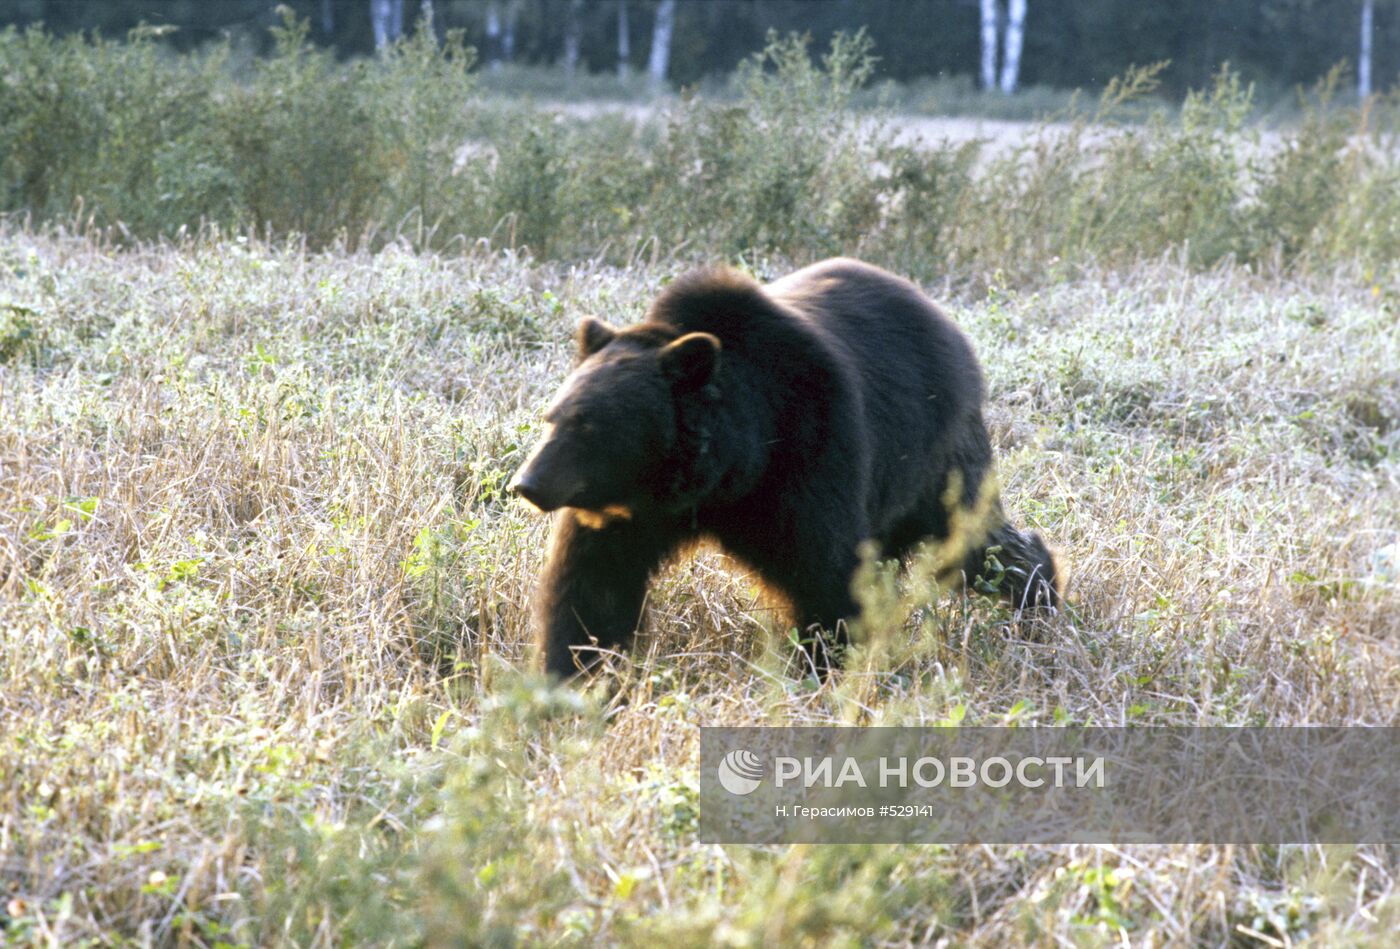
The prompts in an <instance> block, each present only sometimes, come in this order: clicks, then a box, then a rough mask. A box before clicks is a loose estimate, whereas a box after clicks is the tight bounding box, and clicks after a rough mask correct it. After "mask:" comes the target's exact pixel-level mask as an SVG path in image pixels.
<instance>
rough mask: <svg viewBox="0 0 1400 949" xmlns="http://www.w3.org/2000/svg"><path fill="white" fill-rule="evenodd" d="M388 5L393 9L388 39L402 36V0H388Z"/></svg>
mask: <svg viewBox="0 0 1400 949" xmlns="http://www.w3.org/2000/svg"><path fill="white" fill-rule="evenodd" d="M390 6H391V8H392V9H393V11H394V15H393V19H392V20H391V21H390V24H389V25H390V29H391V30H392V31H393V32H392V33H391V34H390V39H393V40H397V39H398V38H399V37H401V36H403V0H390Z"/></svg>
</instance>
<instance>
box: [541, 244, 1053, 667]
mask: <svg viewBox="0 0 1400 949" xmlns="http://www.w3.org/2000/svg"><path fill="white" fill-rule="evenodd" d="M579 344H580V361H579V365H578V366H577V368H576V369H575V371H574V373H573V374H572V375H571V376H570V378H569V380H568V381H567V382H566V384H565V387H564V389H563V390H562V391H561V393H560V395H559V397H558V398H557V399H556V400H555V403H554V404H553V405H552V406H551V408H550V410H549V412H548V413H547V415H546V418H547V419H548V420H549V421H550V422H551V424H553V425H554V428H553V430H552V431H551V433H550V435H549V436H548V437H547V438H546V439H545V440H544V441H543V442H542V443H541V444H540V446H539V447H537V448H536V450H535V453H534V454H533V455H532V456H531V458H530V460H529V461H528V462H527V463H526V464H525V465H524V466H523V467H522V470H521V472H520V473H519V474H518V475H517V478H516V481H515V487H516V489H517V490H518V491H519V492H520V493H521V494H522V495H524V496H525V497H527V498H528V499H530V500H531V501H534V502H535V503H536V504H537V505H538V506H540V507H541V508H543V509H545V510H555V509H559V513H558V514H557V515H556V517H555V528H554V534H553V539H552V541H551V549H550V554H549V563H548V566H547V567H546V569H545V573H544V576H543V577H542V578H541V581H540V591H539V596H538V600H537V607H536V626H537V635H538V641H539V649H540V654H541V656H542V660H543V664H544V667H545V668H546V669H547V670H548V671H550V672H552V673H555V674H559V675H568V674H570V673H572V672H573V671H574V670H575V668H576V657H575V655H574V653H573V650H574V648H575V647H579V646H586V645H589V644H590V643H591V642H596V644H597V645H598V646H599V647H602V648H614V647H623V646H625V645H627V644H628V643H629V641H630V639H631V637H632V634H633V632H634V631H635V630H636V628H637V626H638V625H639V623H640V621H641V609H642V603H643V600H644V598H645V595H646V589H647V583H648V581H649V579H650V577H651V576H652V574H653V573H654V572H655V571H656V570H657V568H658V567H660V566H661V565H662V564H663V563H664V562H665V561H666V560H667V559H668V558H670V557H671V556H673V555H674V554H675V553H676V552H677V551H678V550H680V549H682V548H686V547H688V546H689V545H691V544H692V543H693V542H694V541H696V540H698V539H702V538H711V539H714V540H715V541H717V542H718V543H719V544H720V546H721V547H722V548H723V549H725V550H726V551H728V552H729V553H731V554H733V555H735V556H737V557H738V558H739V559H740V560H742V561H744V562H745V563H747V564H749V565H750V566H752V567H753V568H754V569H755V570H756V571H757V572H758V573H759V574H760V575H761V576H762V577H763V578H764V580H765V581H766V582H767V583H768V584H769V585H770V586H772V587H774V588H776V589H777V590H778V591H781V593H782V594H784V595H785V597H786V598H787V599H788V600H789V601H790V602H791V604H792V606H793V610H794V613H795V619H796V621H797V623H798V624H799V625H800V626H801V627H802V628H804V629H813V630H816V629H821V630H825V631H826V633H827V637H826V639H825V640H823V639H822V638H820V637H818V638H817V639H815V640H814V643H813V645H812V646H811V648H810V650H809V652H810V655H811V658H812V661H813V662H814V663H816V664H817V666H818V667H819V668H823V669H824V668H826V667H827V665H828V664H829V663H830V661H831V657H830V656H829V655H828V654H827V652H826V646H827V644H829V643H835V644H839V643H842V642H844V636H845V630H844V627H845V621H848V620H850V619H852V618H854V617H855V616H856V614H857V606H856V602H855V600H854V597H853V595H852V591H851V580H852V577H853V575H854V572H855V569H856V565H857V562H858V554H857V550H858V548H859V547H860V545H861V543H862V542H863V541H866V540H874V541H876V542H877V543H878V544H879V545H880V548H881V549H882V550H883V552H884V553H885V554H886V555H887V556H896V557H897V556H901V555H904V554H906V553H908V552H909V551H910V550H912V549H913V548H914V547H915V546H916V545H917V544H918V543H919V542H921V541H923V540H925V539H933V540H940V541H942V540H946V539H947V538H948V537H949V536H950V534H956V533H961V538H962V539H963V540H964V541H966V545H967V546H966V549H967V553H966V556H965V558H964V559H963V561H962V564H961V566H962V570H963V572H964V573H965V574H966V575H967V576H969V577H981V578H982V580H983V585H984V586H985V585H986V584H987V583H990V582H995V583H997V584H998V587H999V589H1000V591H1001V592H1002V593H1003V594H1004V595H1005V596H1006V597H1008V598H1009V599H1010V600H1011V601H1012V602H1013V603H1014V604H1015V605H1016V606H1017V607H1036V606H1054V605H1057V604H1058V602H1059V592H1058V581H1059V578H1058V577H1057V575H1056V569H1055V564H1054V560H1053V558H1052V557H1051V555H1050V553H1049V551H1048V550H1047V549H1046V547H1045V544H1044V543H1043V542H1042V541H1041V539H1040V537H1039V536H1038V535H1036V534H1033V533H1023V532H1021V531H1018V530H1016V529H1015V528H1014V527H1012V526H1011V525H1009V524H1007V523H1006V521H1005V519H1004V517H1003V515H1002V512H1001V506H1000V503H999V501H998V499H997V497H996V493H995V491H996V489H995V479H994V475H993V471H992V455H991V446H990V443H989V441H988V438H987V431H986V427H985V425H984V424H983V420H982V399H983V383H982V374H981V370H980V368H979V367H978V364H977V360H976V357H975V356H974V355H973V352H972V349H971V347H970V345H969V344H968V341H967V339H966V337H965V336H964V335H963V334H962V332H961V331H960V330H959V329H958V328H957V327H956V326H955V325H954V324H953V323H952V321H950V320H949V319H948V318H947V317H946V316H944V315H943V314H942V312H941V311H939V310H938V308H937V307H935V306H934V305H933V304H932V303H931V302H930V301H929V300H928V299H927V298H926V297H925V296H924V295H923V294H922V293H921V292H919V290H918V289H917V288H916V287H915V286H914V285H913V284H910V283H908V282H906V281H904V280H902V279H900V278H898V277H895V276H893V275H891V274H888V273H886V272H884V271H882V270H879V269H878V268H875V267H871V266H869V265H867V264H862V263H859V262H857V261H853V260H845V259H837V260H831V261H827V262H825V263H821V264H817V265H815V266H812V267H808V268H806V269H805V270H801V271H798V272H797V273H795V274H792V275H790V276H788V277H786V278H784V279H782V280H779V281H777V282H775V283H772V284H769V285H767V286H760V285H759V284H757V283H755V282H754V281H752V280H750V279H749V278H747V277H745V276H743V275H741V274H738V273H736V272H734V271H728V270H708V271H700V272H697V273H693V274H690V275H688V276H686V277H682V278H680V279H678V280H676V281H675V282H673V283H672V284H671V285H670V286H668V287H667V288H666V290H665V291H664V292H663V293H662V294H661V295H660V297H659V298H658V299H657V300H656V302H655V303H654V304H653V305H652V307H651V309H650V311H649V312H648V314H647V318H646V321H645V322H643V323H641V324H640V325H638V326H634V327H631V328H629V329H625V330H614V329H612V328H610V327H607V326H604V325H603V324H601V323H598V322H597V321H596V320H585V321H583V323H581V324H580V330H579ZM950 504H951V508H950ZM622 511H625V512H626V516H625V517H624V516H621V515H620V514H619V513H618V512H622ZM580 512H582V513H580ZM608 512H612V513H608ZM968 522H972V528H971V530H962V531H961V532H959V530H957V528H959V527H964V528H965V527H966V526H967V523H968ZM989 548H1000V549H999V551H998V550H995V549H994V550H993V555H994V556H993V557H992V558H991V559H989V558H988V549H989ZM996 562H999V563H1000V564H1001V565H1002V567H1004V568H1005V569H1004V570H997V569H989V564H993V565H994V564H995V563H996Z"/></svg>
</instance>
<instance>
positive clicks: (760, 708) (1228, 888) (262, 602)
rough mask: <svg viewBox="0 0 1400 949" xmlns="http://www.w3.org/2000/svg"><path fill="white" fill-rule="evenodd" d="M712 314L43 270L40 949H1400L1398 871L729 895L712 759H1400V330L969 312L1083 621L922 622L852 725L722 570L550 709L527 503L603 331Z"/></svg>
mask: <svg viewBox="0 0 1400 949" xmlns="http://www.w3.org/2000/svg"><path fill="white" fill-rule="evenodd" d="M674 269H675V267H674V265H668V264H666V263H664V262H663V263H660V264H657V265H653V266H650V267H638V268H635V269H632V270H626V271H624V270H618V269H614V268H609V267H603V266H600V265H587V264H585V265H573V266H570V267H567V268H566V267H564V266H562V265H543V264H536V263H533V262H531V261H530V260H528V259H519V258H515V257H513V256H510V255H499V254H490V253H487V252H484V251H483V252H479V253H476V254H474V255H471V256H464V257H463V256H459V257H440V256H430V255H418V254H412V253H409V252H406V251H401V250H397V249H395V248H393V247H391V248H389V249H388V250H386V251H384V252H382V253H379V254H377V255H374V256H369V255H347V254H343V253H335V252H327V253H321V254H307V253H305V252H303V251H302V250H301V249H299V248H297V247H290V248H280V247H274V246H265V245H260V244H258V243H256V242H252V243H249V242H244V241H238V242H234V241H218V242H206V243H190V244H187V245H181V246H178V247H168V246H160V247H146V248H136V249H125V250H119V251H118V250H112V249H111V248H108V247H105V246H104V245H103V244H102V242H101V241H100V240H98V239H96V238H85V237H72V236H62V235H55V234H50V233H43V234H41V233H35V232H32V231H24V230H16V229H14V228H13V227H11V228H9V229H7V230H3V231H0V356H3V358H4V363H3V364H0V722H3V731H0V889H3V891H4V892H3V893H0V931H3V933H4V934H5V936H6V938H7V939H8V940H10V941H13V942H15V943H18V944H21V945H23V944H27V943H30V942H32V943H35V944H51V945H56V944H69V943H72V942H75V941H77V940H79V939H90V940H93V941H94V942H95V943H97V944H114V943H118V942H123V941H127V940H130V941H135V942H137V943H145V942H152V943H176V944H193V945H211V946H212V945H217V944H220V943H224V944H229V945H265V944H282V943H295V944H313V945H331V944H341V943H360V942H371V943H388V942H393V943H397V944H404V943H417V942H423V941H427V942H430V943H434V944H438V943H450V944H482V943H494V944H507V943H510V942H513V941H519V942H524V943H548V944H555V943H571V942H579V943H592V942H597V941H601V942H613V943H624V944H637V943H646V942H654V941H655V940H656V938H657V937H663V936H664V937H665V938H666V940H667V941H668V943H669V944H673V945H708V944H714V943H723V944H730V945H789V944H792V945H826V944H833V943H834V944H877V945H902V944H906V943H940V942H948V943H954V944H973V945H989V946H990V945H1018V944H1023V945H1030V944H1037V945H1039V944H1066V943H1070V944H1127V943H1132V944H1138V945H1194V944H1208V945H1255V944H1260V945H1287V944H1293V943H1298V942H1303V941H1307V940H1309V939H1311V940H1313V941H1314V942H1315V943H1316V944H1319V945H1339V944H1358V945H1365V944H1371V945H1382V944H1385V943H1387V942H1388V941H1389V940H1390V939H1391V938H1392V937H1393V933H1394V932H1395V930H1396V928H1397V925H1400V891H1397V881H1396V875H1397V859H1396V853H1395V851H1394V849H1393V848H1387V847H1365V848H1359V849H1352V848H1337V847H1293V848H1268V847H1232V846H1198V847H1180V846H1173V847H1165V846H1164V847H1148V846H1138V847H1091V846H1067V847H908V848H890V847H865V848H859V847H826V848H822V847H793V848H763V849H758V848H744V847H714V846H706V845H701V844H699V843H697V842H696V840H695V812H694V807H695V800H696V794H695V787H696V780H697V778H696V762H697V754H698V741H697V734H698V733H697V727H698V726H699V725H702V724H756V723H766V724H777V723H801V724H815V723H823V722H843V723H867V722H879V723H886V724H896V723H897V724H914V723H920V722H937V721H941V720H945V719H947V718H950V717H952V718H957V717H958V716H963V720H964V721H966V722H968V723H982V724H998V723H1004V722H1008V721H1017V722H1035V723H1042V724H1052V723H1065V722H1074V723H1084V724H1096V725H1122V724H1129V723H1134V724H1138V723H1144V724H1165V723H1173V724H1245V723H1251V724H1253V723H1269V724H1303V723H1333V724H1339V723H1371V724H1379V723H1384V724H1392V725H1393V724H1400V663H1397V649H1400V637H1398V636H1397V634H1398V633H1400V630H1398V629H1397V623H1396V620H1395V617H1396V615H1397V608H1400V593H1398V592H1397V588H1396V585H1395V583H1394V582H1393V581H1391V582H1388V583H1387V582H1384V581H1380V580H1377V579H1376V578H1375V577H1374V576H1373V573H1374V564H1373V561H1372V558H1373V555H1374V554H1375V553H1376V552H1377V551H1378V550H1380V549H1381V548H1383V547H1385V546H1386V545H1387V544H1391V543H1394V542H1395V541H1396V540H1397V531H1400V524H1398V523H1397V510H1400V505H1397V500H1400V492H1398V491H1397V474H1400V469H1398V468H1397V460H1398V459H1400V434H1397V432H1400V425H1397V423H1398V422H1400V376H1397V367H1400V334H1397V333H1396V331H1395V328H1396V319H1397V316H1396V314H1397V309H1400V285H1397V284H1394V283H1384V282H1376V280H1375V279H1374V278H1367V279H1363V274H1361V273H1360V272H1359V271H1356V272H1353V271H1350V270H1347V269H1341V270H1337V271H1334V272H1330V273H1324V274H1321V275H1317V276H1312V277H1309V278H1306V279H1293V278H1284V277H1274V276H1267V275H1266V276H1260V275H1257V274H1251V273H1249V272H1246V271H1243V270H1232V269H1220V270H1217V271H1214V272H1209V273H1196V272H1191V271H1189V270H1187V269H1185V268H1182V267H1179V266H1177V265H1176V264H1174V263H1173V262H1171V261H1162V262H1158V263H1148V264H1142V265H1139V266H1137V267H1135V268H1131V269H1128V270H1121V271H1115V272H1103V273H1095V272H1092V271H1091V272H1089V273H1088V274H1086V275H1085V276H1083V277H1081V278H1080V279H1078V280H1076V281H1075V282H1073V283H1068V284H1051V285H1046V286H1044V287H1043V288H1042V289H1041V290H1040V291H1039V292H1038V293H1036V294H1034V295H1030V294H1027V293H1018V292H1012V291H1008V290H1004V289H1000V288H998V287H996V285H995V281H992V283H993V289H992V291H991V292H990V293H988V294H986V295H979V296H977V297H975V298H974V297H964V298H960V299H955V300H954V301H953V309H954V312H955V313H956V316H957V317H958V319H959V321H960V322H961V324H962V325H963V326H964V327H965V328H966V329H967V330H968V331H969V333H970V334H971V335H972V336H973V337H974V339H975V342H976V344H977V347H978V350H979V352H980V353H981V356H982V358H983V361H984V363H985V364H986V366H987V370H988V375H989V379H990V383H991V388H992V405H993V409H992V418H993V423H994V429H995V437H996V441H997V443H998V446H999V449H1000V454H1001V458H1002V459H1003V461H1002V477H1003V481H1004V483H1005V492H1006V494H1007V497H1008V500H1009V503H1010V505H1011V506H1012V508H1013V509H1014V510H1015V511H1016V513H1017V515H1018V516H1019V517H1020V518H1021V519H1023V520H1025V521H1027V522H1029V523H1031V524H1034V525H1035V526H1037V527H1039V528H1041V529H1042V530H1044V531H1045V532H1046V534H1047V535H1048V536H1050V537H1052V538H1053V539H1054V540H1056V541H1057V542H1058V543H1059V544H1060V545H1061V546H1062V547H1063V548H1064V551H1065V552H1066V554H1067V555H1068V558H1069V560H1070V562H1071V564H1072V570H1073V573H1072V578H1071V586H1070V594H1071V597H1072V599H1073V601H1074V606H1073V608H1072V609H1071V610H1070V611H1069V612H1068V613H1067V614H1066V615H1064V616H1062V617H1059V618H1057V619H1055V620H1054V621H1052V622H1051V623H1050V624H1049V628H1048V629H1046V630H1045V631H1044V635H1043V636H1042V637H1041V638H1040V639H1039V640H1027V639H1022V638H1019V637H1016V636H1014V635H1012V634H1011V633H1010V632H1009V631H1008V628H1007V625H1006V623H1005V619H1006V617H1005V616H1004V614H1002V613H1001V612H999V610H998V608H997V607H994V606H991V605H988V604H984V603H981V602H958V601H953V602H943V603H940V604H936V605H929V604H923V603H909V602H896V603H895V605H893V606H891V607H889V608H888V609H885V610H882V611H880V615H879V618H878V621H877V623H876V624H875V625H876V626H877V627H878V632H879V633H880V636H879V637H878V641H879V648H872V650H871V651H870V652H869V654H867V656H866V657H865V659H864V660H863V661H862V660H858V661H857V662H856V663H855V665H854V667H853V668H852V670H851V671H850V672H848V673H847V674H845V675H843V676H840V677H838V678H837V679H836V680H835V681H834V682H833V683H831V684H828V685H827V686H824V687H820V688H818V687H817V686H816V685H815V683H812V682H810V681H803V680H800V679H798V678H795V677H793V676H791V675H788V674H785V673H784V670H783V663H784V659H785V654H784V650H783V647H782V646H781V645H780V644H777V643H776V642H775V640H776V639H777V638H778V637H777V636H776V635H775V633H778V632H781V629H780V628H775V626H774V622H773V620H772V617H771V616H770V614H769V613H767V612H765V610H764V608H763V606H762V604H761V603H759V602H758V601H757V600H756V599H755V594H754V590H753V585H752V584H751V583H750V582H749V581H748V580H746V579H745V578H744V577H743V576H741V575H736V574H735V573H732V572H730V570H729V569H728V566H727V565H726V564H725V563H724V562H723V561H722V560H721V558H719V557H718V555H715V554H705V555H703V556H701V557H700V558H699V559H698V560H695V561H693V562H691V563H689V564H687V565H683V566H680V567H678V568H677V569H675V570H673V571H671V572H669V573H668V574H667V575H666V576H665V577H664V578H662V579H661V581H660V582H659V583H658V584H657V585H656V586H655V592H654V596H653V598H652V602H651V610H652V620H651V623H652V629H653V634H652V635H650V636H648V637H647V638H645V639H644V640H643V641H642V642H641V644H640V645H639V648H638V650H637V653H636V656H635V657H634V659H633V661H631V662H629V663H623V664H622V665H621V672H620V675H619V678H618V679H617V680H616V681H615V682H614V683H613V684H612V686H611V691H610V692H608V693H606V694H604V693H602V692H599V693H597V694H593V695H590V696H578V695H575V694H573V693H569V692H566V691H554V692H550V691H547V690H545V689H543V688H541V687H539V686H538V684H537V683H533V682H532V681H531V680H530V679H529V678H528V677H526V676H524V675H522V673H521V670H522V669H523V667H524V664H525V641H526V639H527V635H526V629H525V609H526V603H527V598H528V595H529V593H530V589H531V586H532V578H533V577H534V575H535V573H536V571H537V570H538V568H539V566H540V556H541V548H542V543H543V538H544V532H545V527H546V525H545V524H544V522H543V520H542V519H540V518H538V517H536V516H532V515H531V514H530V513H528V512H527V511H526V510H524V509H523V507H521V506H519V505H517V504H516V503H514V502H512V501H510V500H508V499H507V498H505V497H503V495H502V493H501V488H502V486H503V485H504V484H505V482H506V480H507V478H508V476H509V474H510V473H511V472H512V471H513V470H514V467H515V465H517V464H518V462H519V460H520V459H521V457H522V449H523V448H524V447H525V446H528V445H529V443H530V442H531V441H532V439H533V437H534V433H535V426H536V424H537V419H538V409H539V407H540V406H541V405H542V403H543V402H544V401H545V399H546V398H547V395H548V394H549V392H550V391H551V389H552V388H553V386H554V385H555V384H556V383H557V381H558V380H559V379H560V378H561V377H562V375H563V373H564V372H565V371H566V367H567V363H568V359H569V353H568V350H567V337H568V333H569V330H570V327H571V325H572V322H573V321H574V320H575V319H576V318H577V317H578V316H579V315H580V314H583V313H596V314H598V315H601V316H604V317H606V318H609V319H611V320H614V321H617V322H627V321H630V320H634V319H636V318H637V317H638V316H639V315H640V313H641V311H642V308H643V305H644V303H645V302H646V301H647V300H648V299H649V297H650V296H651V295H652V294H653V293H654V292H655V291H656V290H657V288H658V287H659V286H660V284H661V282H662V280H663V279H664V278H665V277H666V276H668V275H669V274H670V273H672V272H673V271H674ZM1391 279H1393V278H1391ZM905 592H906V594H907V591H905ZM904 599H905V600H906V601H907V599H908V597H907V595H906V596H905V598H904ZM1386 933H1391V934H1392V936H1386Z"/></svg>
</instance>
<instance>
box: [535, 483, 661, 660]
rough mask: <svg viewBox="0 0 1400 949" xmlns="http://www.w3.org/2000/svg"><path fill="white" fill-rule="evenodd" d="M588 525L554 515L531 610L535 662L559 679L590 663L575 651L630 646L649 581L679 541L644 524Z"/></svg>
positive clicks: (569, 515) (568, 514) (566, 514)
mask: <svg viewBox="0 0 1400 949" xmlns="http://www.w3.org/2000/svg"><path fill="white" fill-rule="evenodd" d="M593 523H595V524H597V526H587V525H585V524H584V523H583V522H582V521H581V520H580V518H579V515H578V512H575V511H573V510H567V509H566V510H564V511H561V512H560V513H559V514H558V515H556V518H555V522H554V534H553V538H552V539H551V543H550V552H549V563H548V565H547V566H546V567H545V572H544V576H543V577H542V578H541V581H540V587H539V594H538V599H537V600H536V604H535V629H536V633H535V635H536V639H537V646H538V655H539V657H540V661H541V662H542V664H543V666H544V671H545V672H547V673H549V674H550V675H554V676H558V677H560V678H568V677H569V676H572V675H573V674H574V673H575V672H577V671H578V670H579V669H580V668H584V667H586V666H587V665H588V664H589V663H587V662H584V661H582V657H581V656H578V655H576V652H575V651H576V650H578V649H579V647H587V646H591V645H592V644H593V643H595V642H596V644H597V647H598V648H599V649H613V648H617V647H625V646H628V645H630V643H631V641H632V637H633V634H634V633H635V632H636V630H637V626H638V624H639V623H640V622H641V618H642V604H643V601H644V600H645V599H646V592H647V583H648V581H649V580H650V579H651V575H652V574H653V573H654V572H655V571H656V569H657V568H658V567H660V566H661V564H662V563H663V562H664V561H665V560H666V558H667V557H669V556H670V555H671V554H672V553H673V552H674V551H675V549H676V548H677V547H678V546H679V545H680V543H681V542H682V541H683V540H684V535H683V532H681V531H679V530H676V529H672V528H669V527H666V526H662V525H658V524H655V523H649V522H646V521H640V520H639V521H633V520H625V519H621V518H618V519H614V520H610V521H606V522H602V521H594V522H593Z"/></svg>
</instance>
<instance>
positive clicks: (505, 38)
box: [501, 0, 520, 63]
mask: <svg viewBox="0 0 1400 949" xmlns="http://www.w3.org/2000/svg"><path fill="white" fill-rule="evenodd" d="M519 16H520V8H519V7H517V6H516V5H515V0H507V2H506V27H505V30H504V31H503V32H502V33H501V59H503V60H505V61H506V62H508V63H509V62H514V60H515V23H516V20H517V19H518V18H519Z"/></svg>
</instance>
